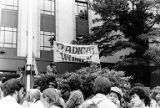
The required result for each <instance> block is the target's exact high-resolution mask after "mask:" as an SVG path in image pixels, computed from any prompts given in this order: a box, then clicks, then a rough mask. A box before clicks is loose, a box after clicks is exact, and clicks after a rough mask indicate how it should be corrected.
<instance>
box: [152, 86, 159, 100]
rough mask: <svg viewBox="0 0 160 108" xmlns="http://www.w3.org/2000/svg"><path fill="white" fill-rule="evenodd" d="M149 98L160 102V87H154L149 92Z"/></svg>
mask: <svg viewBox="0 0 160 108" xmlns="http://www.w3.org/2000/svg"><path fill="white" fill-rule="evenodd" d="M151 98H152V99H154V100H156V102H160V86H157V87H154V88H153V89H152V91H151Z"/></svg>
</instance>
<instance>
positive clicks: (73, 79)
mask: <svg viewBox="0 0 160 108" xmlns="http://www.w3.org/2000/svg"><path fill="white" fill-rule="evenodd" d="M68 84H69V87H70V90H71V91H73V90H78V89H80V90H81V84H82V80H81V78H80V77H79V76H78V75H72V76H70V77H69V80H68Z"/></svg>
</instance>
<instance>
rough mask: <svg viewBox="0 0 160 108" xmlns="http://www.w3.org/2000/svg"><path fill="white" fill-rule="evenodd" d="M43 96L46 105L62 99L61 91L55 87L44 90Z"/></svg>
mask: <svg viewBox="0 0 160 108" xmlns="http://www.w3.org/2000/svg"><path fill="white" fill-rule="evenodd" d="M42 98H43V103H44V105H45V106H50V105H52V104H56V103H59V101H60V95H59V93H58V92H57V90H55V89H53V88H48V89H45V90H44V91H43V92H42Z"/></svg>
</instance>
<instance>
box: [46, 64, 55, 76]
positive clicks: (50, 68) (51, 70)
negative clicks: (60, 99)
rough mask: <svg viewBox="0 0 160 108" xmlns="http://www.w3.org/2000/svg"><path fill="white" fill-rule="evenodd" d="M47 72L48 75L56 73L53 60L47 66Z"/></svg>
mask: <svg viewBox="0 0 160 108" xmlns="http://www.w3.org/2000/svg"><path fill="white" fill-rule="evenodd" d="M47 74H48V75H55V74H57V70H56V65H55V63H54V62H51V63H50V64H49V65H48V66H47Z"/></svg>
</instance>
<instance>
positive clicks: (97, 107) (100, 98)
mask: <svg viewBox="0 0 160 108" xmlns="http://www.w3.org/2000/svg"><path fill="white" fill-rule="evenodd" d="M94 88H95V90H94V91H95V96H93V97H92V98H91V99H88V100H86V101H85V102H84V103H82V104H81V105H80V107H79V108H117V107H116V105H115V104H114V103H113V102H112V101H111V100H110V99H109V98H108V97H107V95H108V94H109V93H110V90H111V82H110V81H109V79H107V78H106V77H102V76H98V77H97V78H96V79H95V82H94ZM93 105H94V107H93ZM91 106H92V107H91Z"/></svg>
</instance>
